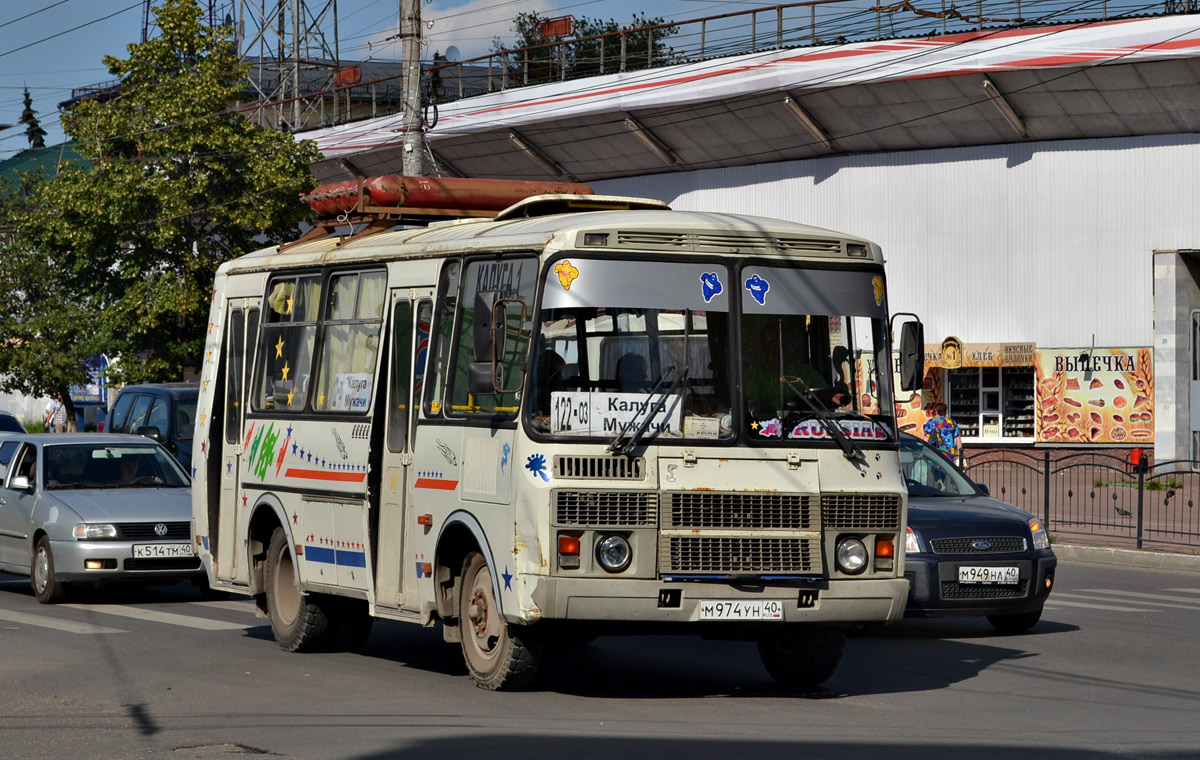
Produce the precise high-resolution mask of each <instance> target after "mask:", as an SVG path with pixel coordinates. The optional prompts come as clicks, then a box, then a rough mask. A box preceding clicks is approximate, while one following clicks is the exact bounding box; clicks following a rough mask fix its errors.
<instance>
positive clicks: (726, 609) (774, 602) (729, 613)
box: [700, 599, 783, 620]
mask: <svg viewBox="0 0 1200 760" xmlns="http://www.w3.org/2000/svg"><path fill="white" fill-rule="evenodd" d="M700 619H701V620H783V602H782V601H781V600H779V599H760V600H754V601H749V602H741V601H739V602H731V601H725V600H709V599H702V600H700Z"/></svg>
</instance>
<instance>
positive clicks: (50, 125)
mask: <svg viewBox="0 0 1200 760" xmlns="http://www.w3.org/2000/svg"><path fill="white" fill-rule="evenodd" d="M200 2H201V5H202V7H207V6H208V0H200ZM272 2H273V0H272ZM289 2H290V0H289ZM327 2H328V0H307V3H308V8H309V10H310V11H311V12H314V13H315V12H318V11H319V10H321V9H322V8H324V7H326V6H327ZM268 4H270V3H268ZM769 4H770V3H768V2H766V0H763V1H762V2H759V1H758V0H726V1H725V2H711V1H710V0H575V1H572V0H467V2H462V1H461V0H433V1H432V2H424V3H422V9H421V13H422V19H423V20H424V22H425V30H424V34H425V39H424V41H423V45H424V50H423V57H424V58H425V59H430V58H432V56H433V54H434V52H441V53H445V52H446V51H447V50H448V49H449V48H450V46H451V45H453V46H455V47H457V48H458V49H459V51H460V54H461V57H462V58H470V57H472V56H475V55H484V54H486V53H487V52H488V51H489V49H490V48H491V41H492V39H493V38H495V37H500V38H501V39H508V38H510V37H511V28H512V19H513V17H515V16H516V15H517V14H518V13H521V12H530V11H536V12H537V13H539V14H541V15H542V16H546V17H555V16H566V15H573V16H576V17H580V16H586V17H588V18H597V19H610V18H611V19H615V20H617V21H618V22H626V21H628V20H629V19H631V18H632V17H633V15H634V13H635V12H643V11H644V12H645V13H646V15H647V16H649V17H655V16H661V17H663V18H665V19H668V20H676V21H678V20H683V19H691V18H699V17H702V16H709V15H714V14H718V13H725V12H729V11H732V10H739V9H748V8H757V7H765V6H767V5H769ZM214 5H215V6H216V7H217V8H218V14H220V15H221V16H223V15H224V13H225V12H226V11H227V10H228V9H230V8H236V7H237V5H238V3H237V1H236V0H216V1H215V2H214ZM337 7H338V36H339V38H340V40H339V46H340V49H341V55H342V57H343V58H345V59H360V60H361V59H366V58H380V59H391V58H396V57H397V56H398V54H399V50H398V47H397V43H396V42H388V41H387V37H389V36H390V35H393V34H395V33H396V26H397V20H398V17H399V0H338V3H337ZM142 17H143V3H142V2H140V0H3V2H0V124H16V121H17V119H18V118H20V115H21V110H22V107H23V106H22V103H21V99H22V92H23V87H25V86H28V87H29V92H30V95H31V96H32V97H33V108H34V110H36V111H37V112H38V114H37V115H38V119H39V120H40V122H41V124H42V128H43V129H45V130H46V131H47V132H48V133H49V134H48V135H47V138H46V144H47V145H53V144H55V143H57V142H60V141H61V140H62V132H61V131H60V130H59V128H58V103H60V102H62V101H63V100H66V99H67V98H69V97H70V96H71V90H72V89H73V88H77V87H86V86H89V85H94V84H98V83H101V82H104V81H106V80H108V79H110V78H111V77H110V76H109V74H108V71H107V69H106V68H105V67H104V64H103V61H102V59H103V57H104V56H105V55H113V56H117V57H122V58H123V57H125V56H126V55H127V52H126V45H128V44H130V43H136V42H139V41H140V40H141V36H142V25H143V20H142ZM332 26H333V25H332V23H326V24H324V25H323V27H322V28H323V29H324V31H325V33H326V36H327V38H329V39H332V35H333V28H332ZM26 147H28V141H27V140H26V138H25V135H24V133H23V128H22V127H21V126H20V125H17V126H14V127H11V128H9V129H4V130H0V160H2V159H5V158H9V157H11V156H12V155H13V154H15V153H17V152H18V151H20V150H23V149H25V148H26Z"/></svg>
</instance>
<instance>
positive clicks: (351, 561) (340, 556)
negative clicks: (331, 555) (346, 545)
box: [337, 549, 367, 567]
mask: <svg viewBox="0 0 1200 760" xmlns="http://www.w3.org/2000/svg"><path fill="white" fill-rule="evenodd" d="M337 564H338V566H339V567H366V566H367V554H366V552H346V551H342V550H340V549H339V550H338V553H337Z"/></svg>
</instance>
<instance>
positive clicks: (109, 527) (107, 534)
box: [75, 523, 117, 540]
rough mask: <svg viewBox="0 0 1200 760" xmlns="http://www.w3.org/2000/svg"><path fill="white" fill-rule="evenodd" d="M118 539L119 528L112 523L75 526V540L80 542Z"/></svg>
mask: <svg viewBox="0 0 1200 760" xmlns="http://www.w3.org/2000/svg"><path fill="white" fill-rule="evenodd" d="M116 537H117V526H115V525H113V524H112V523H79V524H78V525H76V526H75V538H77V539H79V540H84V539H89V538H90V539H96V538H116Z"/></svg>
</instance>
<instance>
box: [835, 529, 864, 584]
mask: <svg viewBox="0 0 1200 760" xmlns="http://www.w3.org/2000/svg"><path fill="white" fill-rule="evenodd" d="M837 566H838V569H839V570H841V571H842V572H843V573H845V574H846V575H858V574H859V573H861V572H862V571H863V569H865V568H866V566H867V547H866V545H865V544H864V543H863V542H862V541H861V540H860V539H857V538H854V537H853V536H850V537H847V538H843V539H842V540H841V541H838V545H837Z"/></svg>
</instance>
